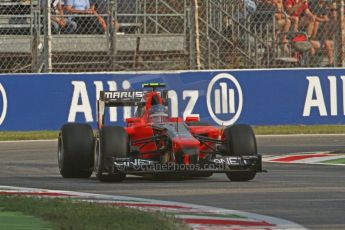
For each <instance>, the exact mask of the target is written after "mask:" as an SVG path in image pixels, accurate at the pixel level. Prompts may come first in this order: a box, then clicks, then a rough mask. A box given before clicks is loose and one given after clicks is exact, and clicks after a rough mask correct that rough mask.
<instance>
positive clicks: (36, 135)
mask: <svg viewBox="0 0 345 230" xmlns="http://www.w3.org/2000/svg"><path fill="white" fill-rule="evenodd" d="M58 133H59V132H58V131H29V132H12V131H11V132H10V131H2V132H0V141H16V140H50V139H57V137H58Z"/></svg>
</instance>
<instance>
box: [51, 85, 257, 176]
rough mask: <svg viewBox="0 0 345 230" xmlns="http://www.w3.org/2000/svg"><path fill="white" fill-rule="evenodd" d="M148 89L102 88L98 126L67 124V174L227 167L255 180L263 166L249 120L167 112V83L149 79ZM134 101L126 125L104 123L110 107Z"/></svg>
mask: <svg viewBox="0 0 345 230" xmlns="http://www.w3.org/2000/svg"><path fill="white" fill-rule="evenodd" d="M143 86H144V87H145V88H150V90H147V91H110V92H105V91H102V92H101V93H100V99H99V100H98V101H97V117H98V130H97V132H96V134H95V135H94V132H93V130H92V128H91V126H90V125H88V124H77V123H68V124H65V125H63V126H62V128H61V132H60V134H59V139H58V163H59V169H60V173H61V175H62V176H63V177H65V178H73V177H74V178H88V177H90V176H91V174H92V172H95V174H96V176H97V178H98V179H99V180H100V181H104V182H120V181H122V180H124V179H125V177H126V174H133V175H176V176H182V177H198V176H199V177H207V176H211V175H212V174H213V173H225V174H226V175H227V177H228V178H229V179H230V180H231V181H248V180H252V179H253V178H254V177H255V175H256V173H257V172H261V171H262V162H261V156H260V155H259V154H257V146H256V139H255V135H254V133H253V130H252V129H251V127H250V126H248V125H244V124H235V125H231V126H228V127H225V128H224V127H223V128H220V127H213V126H210V125H209V124H207V123H205V122H201V121H199V119H198V117H187V118H186V119H185V120H183V119H182V118H179V117H169V115H168V111H167V108H168V97H167V95H168V91H167V90H158V89H157V88H158V87H164V84H159V83H148V84H144V85H143ZM111 106H132V107H133V106H134V107H135V108H136V112H135V117H133V118H127V119H126V123H127V126H126V127H120V126H105V125H104V117H105V115H104V114H105V108H106V107H111Z"/></svg>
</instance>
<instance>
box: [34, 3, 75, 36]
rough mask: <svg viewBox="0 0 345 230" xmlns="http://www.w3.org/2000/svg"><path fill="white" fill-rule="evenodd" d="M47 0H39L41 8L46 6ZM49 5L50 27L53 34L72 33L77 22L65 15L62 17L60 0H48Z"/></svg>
mask: <svg viewBox="0 0 345 230" xmlns="http://www.w3.org/2000/svg"><path fill="white" fill-rule="evenodd" d="M46 2H47V0H41V9H42V11H44V9H45V8H46ZM48 2H50V7H51V14H52V17H51V27H52V33H53V34H60V33H73V32H74V31H75V30H76V29H77V24H76V23H75V22H73V21H72V20H69V19H68V18H67V17H64V12H63V8H62V2H61V0H48Z"/></svg>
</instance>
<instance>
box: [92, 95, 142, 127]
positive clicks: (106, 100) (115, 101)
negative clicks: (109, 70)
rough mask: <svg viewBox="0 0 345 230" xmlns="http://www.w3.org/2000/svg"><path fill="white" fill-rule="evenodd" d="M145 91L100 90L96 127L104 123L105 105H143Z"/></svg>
mask: <svg viewBox="0 0 345 230" xmlns="http://www.w3.org/2000/svg"><path fill="white" fill-rule="evenodd" d="M145 93H146V92H145V91H101V92H100V95H99V100H97V121H98V128H101V127H102V126H103V124H104V112H105V108H106V107H123V106H139V105H145V98H144V96H145Z"/></svg>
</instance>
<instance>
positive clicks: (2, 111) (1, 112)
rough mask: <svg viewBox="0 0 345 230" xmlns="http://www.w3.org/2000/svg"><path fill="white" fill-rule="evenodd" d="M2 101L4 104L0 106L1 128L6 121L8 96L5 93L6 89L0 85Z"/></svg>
mask: <svg viewBox="0 0 345 230" xmlns="http://www.w3.org/2000/svg"><path fill="white" fill-rule="evenodd" d="M0 98H1V99H0V101H2V104H0V126H1V125H2V123H3V122H4V121H5V118H6V114H7V94H6V91H5V88H4V87H3V85H2V84H1V83H0Z"/></svg>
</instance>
